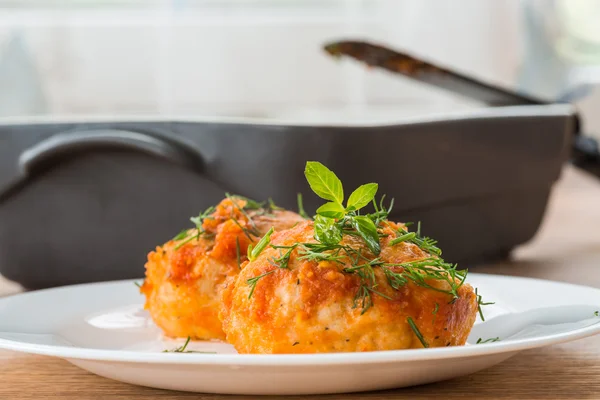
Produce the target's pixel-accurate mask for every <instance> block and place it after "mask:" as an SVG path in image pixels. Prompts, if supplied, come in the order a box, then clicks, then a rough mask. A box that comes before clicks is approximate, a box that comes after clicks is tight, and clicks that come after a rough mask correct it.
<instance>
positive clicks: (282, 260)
mask: <svg viewBox="0 0 600 400" xmlns="http://www.w3.org/2000/svg"><path fill="white" fill-rule="evenodd" d="M271 247H272V248H274V249H280V250H279V257H278V258H272V259H271V260H270V261H271V263H272V264H274V265H275V266H276V267H277V268H287V267H288V263H289V261H290V256H291V255H292V251H294V249H295V248H296V247H298V243H296V244H293V245H291V246H276V245H273V244H272V245H271ZM281 249H286V250H287V251H286V252H283V251H282V250H281Z"/></svg>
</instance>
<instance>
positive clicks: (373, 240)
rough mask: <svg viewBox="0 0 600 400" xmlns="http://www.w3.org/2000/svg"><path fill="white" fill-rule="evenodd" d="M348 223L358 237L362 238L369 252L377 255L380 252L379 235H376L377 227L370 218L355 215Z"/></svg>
mask: <svg viewBox="0 0 600 400" xmlns="http://www.w3.org/2000/svg"><path fill="white" fill-rule="evenodd" d="M350 221H351V223H352V226H353V227H354V229H356V231H357V232H358V234H359V235H360V237H362V238H363V240H364V241H365V243H366V244H367V247H368V248H369V250H371V252H372V253H373V254H375V255H378V254H379V253H380V252H381V247H380V246H379V235H378V234H377V227H376V226H375V223H374V222H373V221H372V220H371V218H369V217H367V216H366V215H357V216H356V217H352V218H351V219H350Z"/></svg>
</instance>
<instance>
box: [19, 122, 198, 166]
mask: <svg viewBox="0 0 600 400" xmlns="http://www.w3.org/2000/svg"><path fill="white" fill-rule="evenodd" d="M98 149H121V150H133V151H139V152H141V153H145V154H148V155H151V156H154V157H157V158H160V159H163V160H165V161H168V162H171V163H174V164H177V165H180V166H182V167H185V168H191V169H194V170H197V171H201V170H202V167H203V164H204V163H203V160H202V158H201V156H200V154H198V153H197V152H195V151H193V150H191V149H188V148H186V146H184V145H181V144H178V143H174V142H172V141H169V140H165V139H162V138H159V137H156V136H152V135H148V134H145V133H140V132H133V131H128V130H118V129H101V130H87V131H86V130H83V131H74V132H63V133H59V134H56V135H54V136H51V137H49V138H48V139H46V140H43V141H41V142H39V143H37V144H36V145H34V146H33V147H30V148H28V149H27V150H25V151H24V152H23V153H21V155H20V156H19V167H20V170H21V172H22V173H23V174H24V175H27V174H31V173H33V172H35V171H36V170H39V169H40V168H42V167H43V166H45V165H48V163H50V162H51V161H52V160H53V159H56V158H59V157H64V156H66V155H70V154H73V153H77V152H82V151H90V150H98Z"/></svg>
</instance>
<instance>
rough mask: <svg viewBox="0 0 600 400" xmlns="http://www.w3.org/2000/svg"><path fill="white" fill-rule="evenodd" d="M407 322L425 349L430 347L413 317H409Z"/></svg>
mask: <svg viewBox="0 0 600 400" xmlns="http://www.w3.org/2000/svg"><path fill="white" fill-rule="evenodd" d="M406 322H408V325H410V328H411V329H412V330H413V332H414V334H415V336H416V337H417V339H419V342H421V344H422V345H423V347H425V348H428V347H429V343H427V341H426V340H425V338H424V337H423V335H422V334H421V331H420V330H419V328H418V327H417V324H415V321H413V319H412V318H411V317H408V318H406Z"/></svg>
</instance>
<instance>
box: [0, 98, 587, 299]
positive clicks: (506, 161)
mask: <svg viewBox="0 0 600 400" xmlns="http://www.w3.org/2000/svg"><path fill="white" fill-rule="evenodd" d="M574 129H575V127H574V110H573V108H572V107H570V106H568V105H543V106H519V107H500V108H485V109H481V110H477V111H473V112H470V113H467V114H461V115H446V116H442V117H428V118H422V119H417V120H407V121H404V122H399V123H396V124H393V125H376V126H309V125H278V124H274V123H270V124H266V123H265V124H261V123H253V122H219V121H202V120H196V121H166V120H147V121H120V122H119V121H112V122H107V121H103V122H85V123H82V122H77V121H70V122H69V121H63V122H56V121H54V122H35V123H33V122H29V123H4V124H0V273H2V274H3V275H4V276H5V277H6V278H8V279H11V280H14V281H17V282H19V283H21V284H23V285H24V286H25V287H27V288H42V287H49V286H56V285H65V284H71V283H79V282H92V281H100V280H110V279H122V278H135V277H140V276H142V275H143V270H144V269H143V265H144V262H145V259H146V255H147V253H148V251H150V250H152V249H153V248H154V247H155V246H156V245H157V244H160V243H162V242H164V241H166V240H167V239H169V238H170V237H172V236H173V235H174V234H176V233H177V232H179V231H180V230H181V229H182V228H183V227H186V226H189V217H190V216H192V215H195V214H197V213H198V211H199V210H202V209H205V208H206V207H208V206H209V205H212V204H214V203H216V202H218V201H219V200H220V199H221V198H222V197H223V195H224V192H226V191H227V192H231V193H237V194H241V195H244V196H248V197H250V198H255V199H266V198H268V197H271V198H273V200H274V201H275V202H276V203H277V204H279V205H281V206H284V207H287V208H291V209H295V208H296V194H297V193H298V192H302V193H304V198H305V206H306V208H307V209H308V210H309V211H314V209H315V208H316V206H317V204H318V199H317V198H316V197H314V196H312V195H311V194H309V190H307V184H306V182H305V178H304V176H303V170H304V164H305V162H306V161H307V160H318V161H321V162H323V163H324V164H325V165H327V166H328V167H330V168H331V169H332V170H334V171H335V172H336V173H337V174H338V175H339V176H340V178H341V179H342V181H343V182H344V184H345V185H347V187H348V189H350V188H354V187H356V186H358V185H360V184H362V183H366V182H373V181H374V182H379V184H380V190H379V193H380V194H382V193H386V194H387V195H388V197H394V198H395V207H394V210H393V212H392V215H391V216H390V219H392V220H401V221H421V222H422V224H423V231H424V233H425V234H427V235H429V236H432V237H435V238H436V239H438V240H439V242H440V246H441V247H442V248H443V249H444V250H445V253H444V254H445V258H446V259H448V260H452V261H461V262H464V263H466V265H468V264H469V263H472V262H476V261H480V260H489V259H492V258H496V257H501V256H506V255H507V254H508V253H509V252H510V250H511V249H513V248H514V247H515V246H517V245H519V244H521V243H524V242H526V241H527V240H529V239H530V238H531V237H532V236H533V235H534V234H535V232H536V230H537V228H538V226H539V224H540V221H541V220H542V216H543V214H544V210H545V208H546V203H547V201H548V197H549V194H550V190H551V187H552V184H553V183H554V182H555V181H556V179H557V178H558V176H559V173H560V170H561V166H562V164H563V162H564V161H565V159H566V158H567V157H568V153H569V148H570V142H571V138H572V136H573V130H574Z"/></svg>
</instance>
